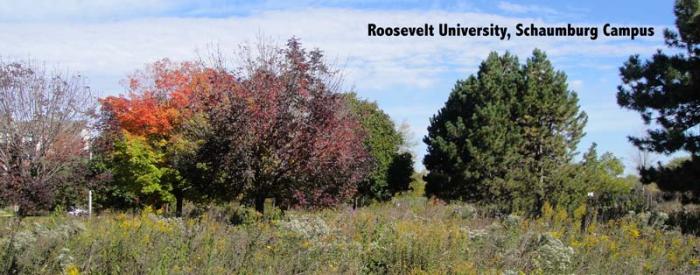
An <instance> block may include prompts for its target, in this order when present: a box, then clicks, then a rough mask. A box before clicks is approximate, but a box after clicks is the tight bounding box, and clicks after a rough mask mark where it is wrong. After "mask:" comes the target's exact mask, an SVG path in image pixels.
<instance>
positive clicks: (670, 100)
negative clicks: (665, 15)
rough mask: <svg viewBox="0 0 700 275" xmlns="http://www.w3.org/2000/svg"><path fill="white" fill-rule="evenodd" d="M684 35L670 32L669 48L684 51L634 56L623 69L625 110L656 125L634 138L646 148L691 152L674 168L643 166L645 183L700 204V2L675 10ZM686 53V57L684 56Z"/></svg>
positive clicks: (620, 98) (620, 97)
mask: <svg viewBox="0 0 700 275" xmlns="http://www.w3.org/2000/svg"><path fill="white" fill-rule="evenodd" d="M675 14H676V27H677V28H678V33H676V32H674V31H671V30H666V31H665V32H664V36H665V38H666V44H667V45H668V46H669V47H671V48H674V49H676V50H680V51H681V53H677V54H674V55H667V54H665V53H662V52H661V50H659V51H658V52H657V53H656V54H655V55H654V56H653V57H652V59H651V60H647V61H645V62H643V61H641V60H640V58H639V55H634V56H631V57H630V58H629V60H628V61H627V62H626V63H625V64H624V66H623V67H622V68H620V75H621V77H622V83H623V84H622V85H620V86H619V87H618V90H619V92H618V94H617V102H618V104H619V105H620V106H622V107H624V108H627V109H631V110H635V111H638V112H640V113H641V115H642V119H643V120H644V123H646V124H651V123H652V122H655V124H656V126H659V127H654V129H652V130H649V131H648V133H647V134H648V135H647V136H645V137H630V141H632V143H633V144H634V145H636V146H637V147H639V148H640V149H642V150H648V151H653V152H658V153H666V154H670V153H674V152H677V151H686V152H689V153H690V158H689V159H688V160H687V161H685V162H683V163H682V164H680V165H678V166H677V167H674V168H669V167H663V166H660V165H659V166H658V167H656V168H642V169H641V171H640V174H641V176H642V181H643V182H644V183H651V182H656V183H657V184H658V186H659V187H660V188H661V189H664V190H668V191H681V192H686V193H687V195H689V199H690V200H693V201H696V202H697V201H700V184H698V182H700V132H699V131H698V125H699V124H700V47H699V46H698V43H700V1H698V0H678V1H676V6H675ZM682 52H685V53H682Z"/></svg>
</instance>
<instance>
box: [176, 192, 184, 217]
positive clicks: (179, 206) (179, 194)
mask: <svg viewBox="0 0 700 275" xmlns="http://www.w3.org/2000/svg"><path fill="white" fill-rule="evenodd" d="M183 200H184V198H183V193H182V192H175V216H176V217H182V201H183Z"/></svg>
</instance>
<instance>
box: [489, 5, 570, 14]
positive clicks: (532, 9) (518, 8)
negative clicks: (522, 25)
mask: <svg viewBox="0 0 700 275" xmlns="http://www.w3.org/2000/svg"><path fill="white" fill-rule="evenodd" d="M498 8H499V9H500V10H502V11H505V12H510V13H543V14H558V12H557V11H556V10H554V9H552V8H548V7H543V6H538V5H527V6H526V5H519V4H514V3H510V2H499V3H498Z"/></svg>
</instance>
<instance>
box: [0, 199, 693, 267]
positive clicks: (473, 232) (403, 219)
mask: <svg viewBox="0 0 700 275" xmlns="http://www.w3.org/2000/svg"><path fill="white" fill-rule="evenodd" d="M189 208H190V209H189V211H188V212H189V213H188V214H187V215H186V217H185V218H171V217H166V216H165V215H162V214H161V213H159V211H153V210H151V209H150V208H147V209H145V210H144V211H141V212H140V213H102V214H100V215H97V216H94V217H92V218H87V217H69V216H65V215H63V214H54V215H50V216H43V217H28V218H25V219H23V220H22V221H21V223H20V224H19V225H17V219H15V218H9V217H5V218H0V246H2V247H3V249H2V250H0V259H2V262H0V268H2V270H3V271H2V272H3V273H5V272H10V273H19V274H299V273H303V274H697V273H698V272H700V254H699V251H698V250H700V240H699V239H698V237H696V236H694V235H684V234H682V233H680V232H679V231H677V230H673V229H669V228H666V229H664V226H663V225H662V223H663V221H660V220H661V218H662V217H659V216H658V215H655V214H653V213H651V214H649V213H642V214H630V215H628V216H626V217H624V218H622V219H618V220H611V221H609V222H592V223H590V224H588V225H586V226H582V225H581V221H582V220H583V219H585V208H584V207H582V208H580V209H578V210H577V211H575V213H574V215H573V216H572V215H568V214H566V211H563V210H557V209H553V208H551V207H548V206H545V209H543V211H544V212H543V215H542V217H541V218H537V219H524V218H521V217H519V216H515V215H509V216H506V217H489V215H488V214H487V213H486V212H485V211H482V210H481V209H479V208H476V207H473V206H471V205H468V204H444V203H441V202H439V201H431V200H428V199H425V198H423V197H419V196H402V197H398V198H395V199H394V200H393V201H391V202H386V203H379V204H373V205H370V206H368V207H364V208H358V209H355V210H353V209H352V208H339V209H333V210H321V211H316V212H314V211H287V212H285V213H281V212H279V211H274V210H271V211H267V213H266V214H265V215H260V214H257V213H256V212H254V211H252V210H248V209H245V208H239V207H237V206H235V205H231V206H228V207H221V206H218V207H210V208H206V209H204V208H199V209H195V208H193V207H191V206H190V207H189Z"/></svg>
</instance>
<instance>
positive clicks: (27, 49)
mask: <svg viewBox="0 0 700 275" xmlns="http://www.w3.org/2000/svg"><path fill="white" fill-rule="evenodd" d="M161 1H163V2H161ZM32 2H33V3H31V4H29V3H26V2H24V1H10V2H7V3H4V5H3V6H2V7H0V33H1V34H2V35H1V36H2V41H3V43H0V53H2V55H3V57H4V58H13V57H18V58H24V57H27V56H30V57H32V58H35V59H39V60H43V61H46V62H47V63H50V64H51V63H53V64H60V65H61V66H64V67H68V68H70V69H72V70H78V71H80V72H81V73H83V74H84V75H87V76H88V78H89V79H90V80H91V83H92V86H93V87H95V88H96V89H97V90H98V91H99V92H101V94H103V95H104V94H115V93H119V92H122V91H121V90H120V89H119V87H118V85H117V84H118V83H119V80H120V79H121V78H123V77H124V76H125V75H127V74H128V73H129V72H131V71H133V70H135V69H138V68H141V67H142V66H143V65H144V64H145V63H149V62H152V61H155V60H157V59H160V58H163V57H169V58H171V59H175V60H186V59H193V58H197V52H196V50H198V49H199V50H200V51H205V50H206V48H207V46H208V45H211V44H217V45H218V46H219V47H221V48H222V49H223V50H225V51H233V50H234V49H236V46H237V45H238V44H240V43H243V42H246V41H254V40H255V39H256V38H257V37H258V36H259V35H260V34H263V35H265V36H268V37H272V38H273V39H276V40H278V41H279V42H283V41H284V40H285V39H287V38H289V37H291V36H293V35H295V36H298V37H301V38H302V42H303V43H305V46H307V47H318V48H321V49H322V50H324V51H325V52H326V54H327V56H328V57H330V58H331V59H336V60H338V61H339V63H340V65H342V67H343V68H344V70H345V72H346V78H345V79H346V85H347V87H354V88H355V89H356V90H357V92H358V93H360V95H362V96H364V97H367V98H369V99H371V100H377V101H378V102H379V104H380V106H382V108H385V109H386V110H387V113H389V114H390V115H391V116H392V117H393V118H394V119H396V120H397V121H402V120H404V119H405V120H407V121H408V122H409V123H410V124H411V126H412V129H413V130H414V131H415V132H416V133H415V134H416V136H418V137H422V136H424V135H425V134H426V130H425V129H426V126H427V123H428V118H429V117H430V115H432V114H433V113H435V112H436V111H437V109H438V108H439V107H440V106H441V104H442V103H443V102H444V100H445V99H446V98H447V94H448V93H449V92H450V89H451V88H452V85H453V84H454V81H455V80H456V79H457V78H465V77H466V76H467V75H468V74H472V73H474V72H475V70H476V69H477V67H478V64H479V63H480V62H481V60H483V59H484V58H485V56H487V55H488V53H489V52H490V51H500V52H503V51H506V50H509V51H511V52H513V53H515V54H517V55H519V56H521V57H523V58H525V57H526V56H529V55H530V53H531V51H532V49H533V48H540V49H543V50H545V51H546V52H547V53H548V54H549V56H550V57H552V59H553V60H556V61H557V62H558V63H557V64H556V65H557V68H566V69H567V70H576V69H577V68H580V67H581V66H582V64H592V65H596V66H598V65H600V66H603V65H605V64H608V63H606V62H607V61H608V60H609V59H611V58H612V59H616V58H619V57H620V56H626V55H629V54H631V53H642V54H650V53H653V52H654V50H655V49H656V48H657V47H659V45H661V44H662V42H661V41H660V38H658V37H657V38H653V39H641V40H635V41H629V40H626V39H624V38H617V39H599V40H596V41H591V40H589V39H587V38H580V39H579V38H513V39H512V40H510V41H500V40H498V39H495V38H474V37H451V38H447V37H427V38H420V37H409V38H403V37H368V36H367V24H368V23H370V22H371V23H376V24H378V25H384V26H413V25H415V26H419V25H423V24H424V23H432V24H438V23H450V24H456V23H461V24H462V25H463V26H464V25H469V26H488V25H489V24H491V23H494V24H499V25H501V26H507V27H509V28H511V29H512V28H513V26H515V24H517V23H521V22H533V23H536V24H538V25H548V24H549V25H552V24H558V22H550V21H545V20H544V19H533V18H530V17H528V16H530V14H531V13H537V12H542V13H552V12H551V11H548V9H547V8H543V7H533V6H521V5H514V4H509V3H507V2H501V3H500V4H499V8H501V9H503V10H506V9H509V12H510V15H509V16H504V15H497V14H490V13H484V12H473V11H472V12H462V11H450V12H448V11H441V10H430V11H418V10H372V9H370V10H360V9H354V8H294V9H261V10H257V9H255V8H252V9H250V10H249V11H248V12H246V13H245V14H241V15H234V16H231V15H230V14H229V15H227V16H224V17H218V16H217V17H216V18H207V17H204V16H194V17H187V16H175V15H172V14H171V13H172V12H173V11H178V10H179V11H183V10H187V11H186V12H184V13H185V14H187V13H188V12H189V13H190V14H192V13H195V14H200V15H205V14H208V13H210V12H211V11H209V10H207V9H204V8H206V6H202V5H200V6H198V7H195V8H193V7H189V8H188V3H186V2H183V1H175V2H172V1H167V3H165V2H166V1H164V0H146V1H136V0H126V2H124V1H102V2H100V1H79V0H74V1H64V3H62V5H61V6H57V5H56V4H54V3H55V2H54V1H48V0H40V1H32ZM66 3H67V4H66ZM269 5H273V6H274V5H282V4H269ZM54 7H55V8H54ZM202 7H204V8H202ZM32 8H34V9H36V10H33V11H32ZM196 8H198V9H199V11H197V9H196ZM51 9H53V10H52V11H47V10H51ZM193 11H197V12H193ZM130 14H132V15H133V14H146V15H148V16H133V17H132V15H130ZM179 14H183V13H182V12H180V13H179ZM80 16H82V17H85V18H87V19H89V20H87V21H84V20H83V21H81V20H78V21H75V20H73V19H74V17H80ZM44 17H46V18H44ZM47 18H48V19H47ZM50 18H54V19H56V20H53V19H50ZM105 18H107V20H104V19H105ZM110 18H119V19H118V20H117V19H114V20H112V19H110ZM58 19H60V20H58ZM68 19H70V20H68ZM28 22H29V23H28ZM587 23H591V22H587ZM592 23H595V22H592ZM601 59H605V60H606V62H599V60H601ZM617 65H619V64H615V66H617ZM606 66H607V65H606ZM577 79H578V78H577ZM611 85H612V84H611ZM571 86H572V88H574V89H575V90H577V91H578V90H579V89H584V90H585V89H586V88H587V87H586V85H583V82H582V80H572V81H571ZM611 90H614V86H613V87H611ZM579 92H581V91H579ZM613 104H614V103H613ZM584 109H585V110H587V111H589V115H592V116H591V121H590V122H589V125H591V128H589V130H590V131H593V132H609V131H620V129H621V127H625V126H626V125H628V124H629V125H633V124H634V123H635V122H637V120H636V117H633V116H629V118H628V117H627V116H625V119H624V120H614V121H612V120H610V117H618V115H619V114H620V112H622V111H620V110H619V109H617V108H616V107H615V106H605V107H604V109H600V107H598V106H596V105H590V106H584ZM637 124H638V122H637ZM622 131H624V129H623V130H622ZM417 151H418V152H419V154H421V155H422V153H423V152H424V146H423V145H419V148H418V150H417Z"/></svg>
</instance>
